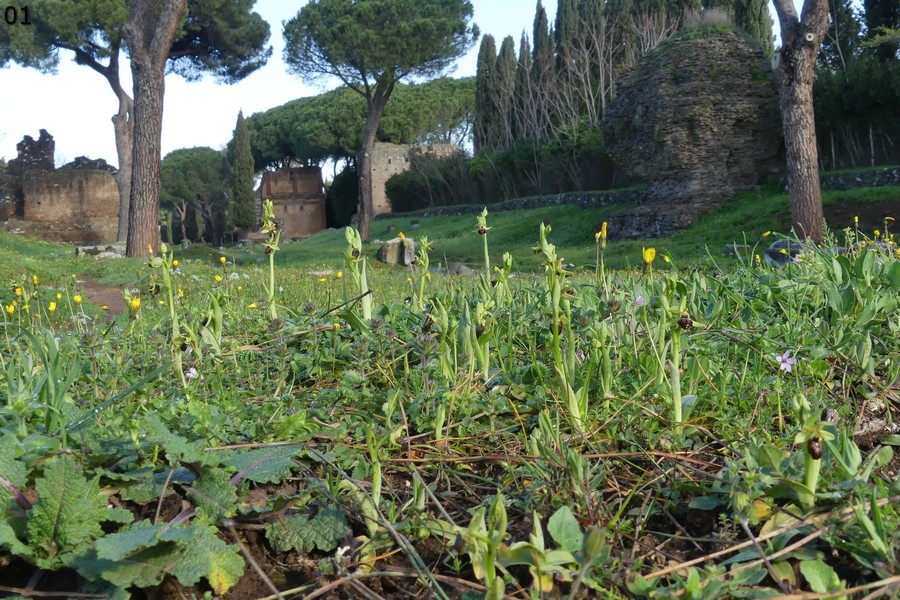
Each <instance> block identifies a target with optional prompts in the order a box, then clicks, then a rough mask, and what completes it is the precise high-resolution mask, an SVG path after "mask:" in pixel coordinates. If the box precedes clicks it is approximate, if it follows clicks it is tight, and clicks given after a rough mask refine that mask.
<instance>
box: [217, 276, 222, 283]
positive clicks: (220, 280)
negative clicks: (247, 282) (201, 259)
mask: <svg viewBox="0 0 900 600" xmlns="http://www.w3.org/2000/svg"><path fill="white" fill-rule="evenodd" d="M216 283H222V276H221V275H216Z"/></svg>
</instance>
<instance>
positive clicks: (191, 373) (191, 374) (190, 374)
mask: <svg viewBox="0 0 900 600" xmlns="http://www.w3.org/2000/svg"><path fill="white" fill-rule="evenodd" d="M184 377H185V379H197V378H198V377H200V373H198V372H197V369H196V368H195V367H191V368H190V369H188V370H187V373H185V374H184Z"/></svg>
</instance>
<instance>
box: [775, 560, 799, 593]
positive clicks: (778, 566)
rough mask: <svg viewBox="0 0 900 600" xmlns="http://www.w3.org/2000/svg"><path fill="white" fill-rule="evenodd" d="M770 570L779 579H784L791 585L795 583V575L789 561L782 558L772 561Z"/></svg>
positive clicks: (793, 585)
mask: <svg viewBox="0 0 900 600" xmlns="http://www.w3.org/2000/svg"><path fill="white" fill-rule="evenodd" d="M772 570H773V571H775V574H776V575H777V576H778V579H780V580H781V581H786V582H788V583H789V584H790V586H791V587H795V586H796V585H797V576H796V575H795V574H794V567H793V565H791V563H790V562H789V561H786V560H782V561H779V562H773V563H772Z"/></svg>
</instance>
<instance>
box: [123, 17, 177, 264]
mask: <svg viewBox="0 0 900 600" xmlns="http://www.w3.org/2000/svg"><path fill="white" fill-rule="evenodd" d="M185 7H186V0H167V1H166V2H164V3H159V2H157V1H156V0H131V17H130V18H129V19H128V23H127V24H126V26H125V35H126V39H127V40H128V48H129V50H130V51H131V73H132V78H133V80H134V143H133V151H132V161H133V162H132V170H131V202H130V210H129V214H128V236H127V240H128V241H127V243H126V245H125V253H126V254H127V255H128V256H132V257H136V256H145V255H146V254H145V253H146V252H147V247H148V246H151V247H152V248H153V249H154V250H155V249H156V247H157V244H158V242H159V191H160V183H159V163H160V148H161V146H162V111H163V95H164V92H165V73H164V67H165V64H166V59H167V57H168V55H169V50H171V48H172V42H173V41H174V39H175V33H176V31H177V30H178V24H179V22H180V21H181V18H182V16H183V15H184V11H185Z"/></svg>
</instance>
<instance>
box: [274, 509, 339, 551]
mask: <svg viewBox="0 0 900 600" xmlns="http://www.w3.org/2000/svg"><path fill="white" fill-rule="evenodd" d="M347 529H348V527H347V521H346V520H345V519H344V515H343V513H341V511H340V509H339V508H337V507H329V508H326V509H325V510H323V511H321V512H320V513H319V514H317V515H316V516H315V517H313V518H312V519H310V518H309V516H307V515H291V516H289V517H287V518H286V519H283V520H281V521H275V522H273V523H270V524H269V525H267V526H266V538H268V540H269V543H270V544H272V547H273V548H275V549H276V550H278V551H279V552H289V551H291V550H296V551H298V552H300V553H303V554H307V553H309V552H311V551H312V550H313V549H314V548H318V549H319V550H321V551H322V552H331V551H332V550H334V549H335V548H337V545H338V542H339V541H340V540H341V538H342V537H344V533H345V532H346V531H347Z"/></svg>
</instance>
